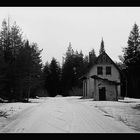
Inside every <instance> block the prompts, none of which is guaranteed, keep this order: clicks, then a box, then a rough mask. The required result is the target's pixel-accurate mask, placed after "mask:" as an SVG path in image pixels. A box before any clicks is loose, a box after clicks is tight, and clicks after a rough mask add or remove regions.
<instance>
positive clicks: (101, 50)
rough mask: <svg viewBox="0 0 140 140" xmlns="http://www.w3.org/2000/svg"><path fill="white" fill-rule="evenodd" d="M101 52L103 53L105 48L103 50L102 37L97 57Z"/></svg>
mask: <svg viewBox="0 0 140 140" xmlns="http://www.w3.org/2000/svg"><path fill="white" fill-rule="evenodd" d="M103 52H105V48H104V41H103V37H102V40H101V46H100V50H99V55H100V54H102V53H103Z"/></svg>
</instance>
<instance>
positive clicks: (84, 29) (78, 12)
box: [0, 7, 140, 63]
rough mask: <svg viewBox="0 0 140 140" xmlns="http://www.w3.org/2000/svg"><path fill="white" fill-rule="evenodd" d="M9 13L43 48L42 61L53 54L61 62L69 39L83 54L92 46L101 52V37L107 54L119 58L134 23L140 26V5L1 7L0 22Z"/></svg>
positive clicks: (12, 20) (97, 52) (25, 32)
mask: <svg viewBox="0 0 140 140" xmlns="http://www.w3.org/2000/svg"><path fill="white" fill-rule="evenodd" d="M8 15H9V16H10V22H11V24H12V23H13V22H14V21H16V23H17V25H19V26H20V27H21V29H22V31H23V36H24V37H26V38H27V39H29V41H30V42H36V43H37V44H38V46H39V48H40V49H43V52H42V60H43V63H45V62H46V61H49V62H50V61H51V59H52V57H55V58H56V59H57V60H58V61H59V62H60V63H61V62H62V56H64V54H65V52H66V50H67V47H68V44H69V42H71V44H72V48H73V49H74V50H78V51H80V50H82V51H83V54H84V55H87V54H88V52H89V51H90V50H91V49H92V48H94V49H95V53H96V55H98V54H99V48H100V43H101V39H102V37H103V40H104V45H105V50H106V52H107V54H108V55H109V56H110V57H111V58H112V59H113V60H115V61H119V58H118V55H121V54H122V48H123V47H125V46H126V45H127V40H128V36H129V33H130V31H131V30H132V27H133V25H134V23H135V22H136V24H137V25H138V26H140V7H0V24H1V23H2V21H3V19H4V18H8Z"/></svg>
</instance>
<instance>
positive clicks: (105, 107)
mask: <svg viewBox="0 0 140 140" xmlns="http://www.w3.org/2000/svg"><path fill="white" fill-rule="evenodd" d="M85 104H87V105H89V106H93V107H96V108H98V109H99V110H100V111H102V112H104V113H105V116H108V117H113V118H115V119H116V120H117V121H122V122H123V123H125V124H126V125H128V126H129V127H131V128H133V129H135V130H137V131H140V99H135V98H124V100H119V101H91V99H90V100H86V102H85Z"/></svg>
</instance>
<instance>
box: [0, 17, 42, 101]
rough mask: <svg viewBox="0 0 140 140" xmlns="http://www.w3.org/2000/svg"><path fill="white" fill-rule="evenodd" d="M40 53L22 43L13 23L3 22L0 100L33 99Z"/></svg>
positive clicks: (0, 32)
mask: <svg viewBox="0 0 140 140" xmlns="http://www.w3.org/2000/svg"><path fill="white" fill-rule="evenodd" d="M40 54H41V50H39V49H38V46H37V44H36V43H31V44H30V43H29V41H28V40H25V39H23V37H22V32H21V29H20V28H19V26H17V24H16V22H14V24H13V25H9V22H6V20H3V22H2V28H1V30H0V63H1V64H0V97H1V98H3V99H8V100H9V101H10V100H18V101H19V100H20V101H23V100H27V101H28V98H29V97H30V96H34V94H35V91H37V89H38V87H39V86H40V84H39V81H40V80H39V78H40V77H41V67H42V63H41V57H40Z"/></svg>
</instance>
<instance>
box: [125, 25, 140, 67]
mask: <svg viewBox="0 0 140 140" xmlns="http://www.w3.org/2000/svg"><path fill="white" fill-rule="evenodd" d="M127 44H128V46H127V47H126V48H124V50H123V51H124V63H125V64H126V65H127V66H129V65H135V64H137V63H138V61H139V60H138V59H139V54H140V50H139V47H140V35H139V28H138V25H137V24H136V23H135V24H134V26H133V29H132V31H131V32H130V35H129V38H128V42H127Z"/></svg>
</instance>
